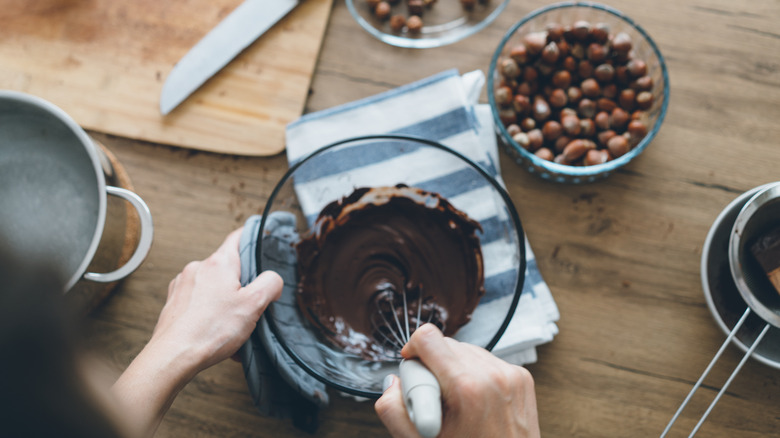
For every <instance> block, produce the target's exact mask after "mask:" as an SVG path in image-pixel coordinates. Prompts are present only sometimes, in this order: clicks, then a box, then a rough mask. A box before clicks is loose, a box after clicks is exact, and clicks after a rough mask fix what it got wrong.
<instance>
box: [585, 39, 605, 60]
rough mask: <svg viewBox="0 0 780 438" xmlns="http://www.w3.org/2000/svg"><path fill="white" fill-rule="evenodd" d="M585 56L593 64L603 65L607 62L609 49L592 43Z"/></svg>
mask: <svg viewBox="0 0 780 438" xmlns="http://www.w3.org/2000/svg"><path fill="white" fill-rule="evenodd" d="M585 54H586V56H587V57H588V59H589V60H590V62H592V63H593V64H601V63H602V62H604V61H606V60H607V57H608V56H609V49H608V48H607V47H606V46H603V45H601V44H598V43H591V44H590V45H589V46H588V50H587V51H586V53H585Z"/></svg>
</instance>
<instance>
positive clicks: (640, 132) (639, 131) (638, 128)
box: [628, 120, 647, 140]
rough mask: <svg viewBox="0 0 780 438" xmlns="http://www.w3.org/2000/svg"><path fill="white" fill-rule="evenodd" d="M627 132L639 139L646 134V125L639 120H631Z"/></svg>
mask: <svg viewBox="0 0 780 438" xmlns="http://www.w3.org/2000/svg"><path fill="white" fill-rule="evenodd" d="M628 133H629V134H631V137H633V138H636V139H637V140H639V139H641V138H643V137H644V136H645V135H647V125H645V123H644V122H642V121H640V120H632V121H630V122H629V123H628Z"/></svg>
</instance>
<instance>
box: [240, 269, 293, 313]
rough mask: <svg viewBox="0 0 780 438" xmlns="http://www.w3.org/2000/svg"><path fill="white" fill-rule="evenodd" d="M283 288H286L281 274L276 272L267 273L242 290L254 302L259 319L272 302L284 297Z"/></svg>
mask: <svg viewBox="0 0 780 438" xmlns="http://www.w3.org/2000/svg"><path fill="white" fill-rule="evenodd" d="M282 286H284V281H282V277H280V276H279V274H277V273H276V272H274V271H265V272H263V273H261V274H260V275H258V276H257V278H255V279H254V280H253V281H252V282H251V283H249V284H248V285H246V286H244V287H243V288H241V289H242V291H243V292H244V293H246V294H248V296H249V297H250V299H251V300H252V302H253V304H254V306H255V309H256V311H257V318H258V319H259V318H260V315H262V313H263V312H264V311H265V309H266V307H268V304H269V303H271V301H276V300H277V299H279V297H280V296H281V295H282Z"/></svg>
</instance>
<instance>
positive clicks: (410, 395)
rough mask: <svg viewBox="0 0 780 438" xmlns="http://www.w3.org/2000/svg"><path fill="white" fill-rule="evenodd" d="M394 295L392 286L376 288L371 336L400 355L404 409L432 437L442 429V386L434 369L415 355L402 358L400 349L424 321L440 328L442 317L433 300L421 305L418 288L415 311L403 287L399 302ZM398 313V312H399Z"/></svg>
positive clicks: (389, 354)
mask: <svg viewBox="0 0 780 438" xmlns="http://www.w3.org/2000/svg"><path fill="white" fill-rule="evenodd" d="M395 295H396V293H395V292H394V291H393V290H392V289H391V288H387V289H385V290H383V291H381V292H379V293H378V294H377V295H376V297H375V299H374V304H375V305H376V309H377V312H376V313H375V314H372V316H371V325H372V328H373V329H374V339H376V340H377V341H378V342H381V343H382V344H384V345H383V346H384V347H386V353H385V354H386V356H387V357H388V358H390V359H401V363H400V364H399V366H398V371H399V377H400V379H401V390H402V392H403V398H404V404H405V405H406V411H407V412H408V413H409V418H410V419H411V420H412V423H414V425H415V427H416V428H417V432H418V433H419V434H420V435H421V436H423V437H425V438H428V437H431V438H432V437H435V436H436V435H438V434H439V431H440V430H441V387H440V386H439V382H438V381H437V380H436V377H435V376H434V375H433V373H431V371H430V370H428V368H426V367H425V365H423V363H422V362H420V361H419V360H416V359H403V358H402V357H401V349H402V348H403V346H404V345H405V344H406V343H407V342H408V341H409V338H410V337H411V336H412V333H414V332H415V330H417V329H418V328H419V327H420V325H422V324H424V323H429V322H433V323H434V324H436V325H437V326H439V328H440V329H442V330H443V329H444V322H443V320H444V318H442V317H441V311H440V310H439V309H437V307H436V306H435V305H433V303H431V304H430V305H428V306H425V305H424V303H423V294H422V292H421V291H417V299H416V302H415V303H413V304H416V306H415V307H416V308H417V309H416V312H415V310H413V309H411V308H410V306H409V304H410V303H409V302H408V300H407V292H406V291H404V292H403V293H400V294H399V295H401V297H402V298H401V300H399V301H400V302H401V303H399V304H400V305H396V299H395ZM424 307H426V308H425V313H426V314H427V315H426V317H425V321H423V308H424ZM399 313H401V316H399V315H398V314H399ZM390 315H392V316H390ZM410 319H411V320H412V324H410ZM412 326H414V327H413V328H412Z"/></svg>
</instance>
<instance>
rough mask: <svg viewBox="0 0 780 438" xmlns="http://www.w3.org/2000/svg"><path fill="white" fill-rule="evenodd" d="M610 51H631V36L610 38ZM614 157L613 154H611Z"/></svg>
mask: <svg viewBox="0 0 780 438" xmlns="http://www.w3.org/2000/svg"><path fill="white" fill-rule="evenodd" d="M610 45H611V47H612V50H614V51H615V52H617V53H618V54H627V53H628V52H629V51H630V50H631V46H632V43H631V36H630V35H628V34H627V33H625V32H620V33H618V34H617V35H615V36H614V38H612V41H611V43H610ZM613 155H614V154H613Z"/></svg>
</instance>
